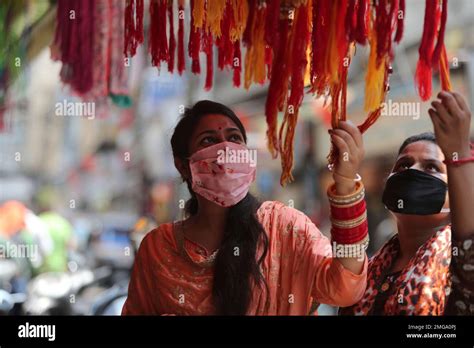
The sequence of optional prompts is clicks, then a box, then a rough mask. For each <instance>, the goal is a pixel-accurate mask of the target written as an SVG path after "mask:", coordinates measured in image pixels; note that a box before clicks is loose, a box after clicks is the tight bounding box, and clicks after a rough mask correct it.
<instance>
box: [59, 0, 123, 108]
mask: <svg viewBox="0 0 474 348" xmlns="http://www.w3.org/2000/svg"><path fill="white" fill-rule="evenodd" d="M83 6H84V7H83ZM124 13H126V8H125V3H124V2H121V1H118V2H117V1H114V0H94V1H93V4H91V3H89V4H87V3H86V2H84V1H78V2H75V1H69V0H60V1H59V2H58V12H57V16H58V18H60V20H58V23H57V28H56V36H55V41H54V43H53V45H52V46H51V52H52V56H53V58H54V59H57V60H61V61H62V63H63V66H62V68H61V78H62V80H63V82H65V83H67V84H69V85H70V86H71V88H72V91H73V93H75V94H78V95H79V96H81V97H82V98H83V99H87V100H94V101H95V102H96V104H97V109H98V110H96V114H97V115H98V116H100V115H101V114H106V113H105V112H104V111H105V107H106V104H107V98H108V97H110V98H111V100H112V102H114V103H115V104H116V105H118V106H120V107H129V106H130V104H131V100H130V98H129V96H128V86H127V84H128V74H127V69H126V67H125V65H124V59H123V56H122V54H120V53H119V52H121V51H122V49H123V39H124V35H125V28H124V21H123V14H124ZM64 14H66V16H65V15H64ZM86 26H87V28H85V27H86ZM89 30H92V32H90V34H88V35H85V34H80V33H83V32H89ZM85 57H88V59H90V60H89V61H87V60H85Z"/></svg>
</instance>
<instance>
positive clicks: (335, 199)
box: [327, 175, 369, 257]
mask: <svg viewBox="0 0 474 348" xmlns="http://www.w3.org/2000/svg"><path fill="white" fill-rule="evenodd" d="M357 176H358V177H357V179H348V180H353V181H355V184H356V188H355V191H354V192H353V193H351V194H350V195H347V196H340V195H337V194H336V186H335V184H332V185H331V186H330V187H329V188H328V191H327V196H328V199H329V203H330V205H331V223H332V228H331V237H332V242H333V245H334V247H335V248H334V249H335V250H338V249H341V248H343V250H354V249H356V250H358V253H357V255H355V254H352V256H360V254H361V253H365V251H366V250H367V247H368V246H369V233H368V230H369V229H368V225H367V210H366V204H365V200H364V194H365V193H364V185H363V184H362V182H361V181H360V176H359V175H357ZM339 256H342V257H351V256H344V255H339Z"/></svg>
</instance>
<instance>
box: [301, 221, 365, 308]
mask: <svg viewBox="0 0 474 348" xmlns="http://www.w3.org/2000/svg"><path fill="white" fill-rule="evenodd" d="M305 220H306V221H305V222H304V225H305V227H304V229H305V235H306V245H305V247H304V249H303V252H302V255H303V256H302V257H303V258H304V259H305V260H304V262H307V264H308V265H309V267H311V269H308V276H309V279H308V281H313V285H312V290H311V294H312V296H313V299H314V300H315V301H316V302H319V303H325V304H329V305H332V306H339V307H343V306H349V305H352V304H354V303H356V302H357V301H359V300H360V299H361V297H362V296H363V294H364V291H365V287H366V284H367V256H365V259H364V266H363V269H362V272H361V273H360V274H354V273H352V272H351V271H349V270H348V269H346V268H345V267H344V266H343V265H342V264H341V263H340V262H339V261H338V260H337V259H336V258H334V257H333V252H332V247H331V242H330V241H329V239H328V238H327V237H326V236H324V235H323V234H322V233H321V232H320V231H319V229H318V228H317V227H316V226H315V225H314V224H313V222H311V221H310V220H309V218H307V217H306V219H305Z"/></svg>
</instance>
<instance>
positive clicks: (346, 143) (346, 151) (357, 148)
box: [329, 121, 364, 195]
mask: <svg viewBox="0 0 474 348" xmlns="http://www.w3.org/2000/svg"><path fill="white" fill-rule="evenodd" d="M329 134H330V136H331V142H332V144H333V146H334V147H335V148H336V149H337V150H338V158H337V159H336V163H334V168H333V178H334V182H335V183H336V193H337V194H338V195H348V194H351V193H352V192H353V191H354V190H355V181H354V179H355V178H356V176H357V172H358V171H359V166H360V163H361V162H362V159H363V158H364V144H363V141H362V134H361V133H360V131H359V129H358V128H357V127H356V126H355V125H354V124H353V123H352V122H351V121H341V122H340V123H339V128H338V129H330V130H329Z"/></svg>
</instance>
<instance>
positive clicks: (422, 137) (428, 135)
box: [398, 132, 438, 154]
mask: <svg viewBox="0 0 474 348" xmlns="http://www.w3.org/2000/svg"><path fill="white" fill-rule="evenodd" d="M417 141H431V142H432V143H434V144H438V143H437V142H436V137H435V135H434V133H433V132H424V133H420V134H416V135H412V136H411V137H408V138H406V139H405V141H404V142H403V143H402V146H400V149H399V150H398V154H401V153H402V151H403V150H404V149H405V147H407V146H408V145H410V144H412V143H415V142H417Z"/></svg>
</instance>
